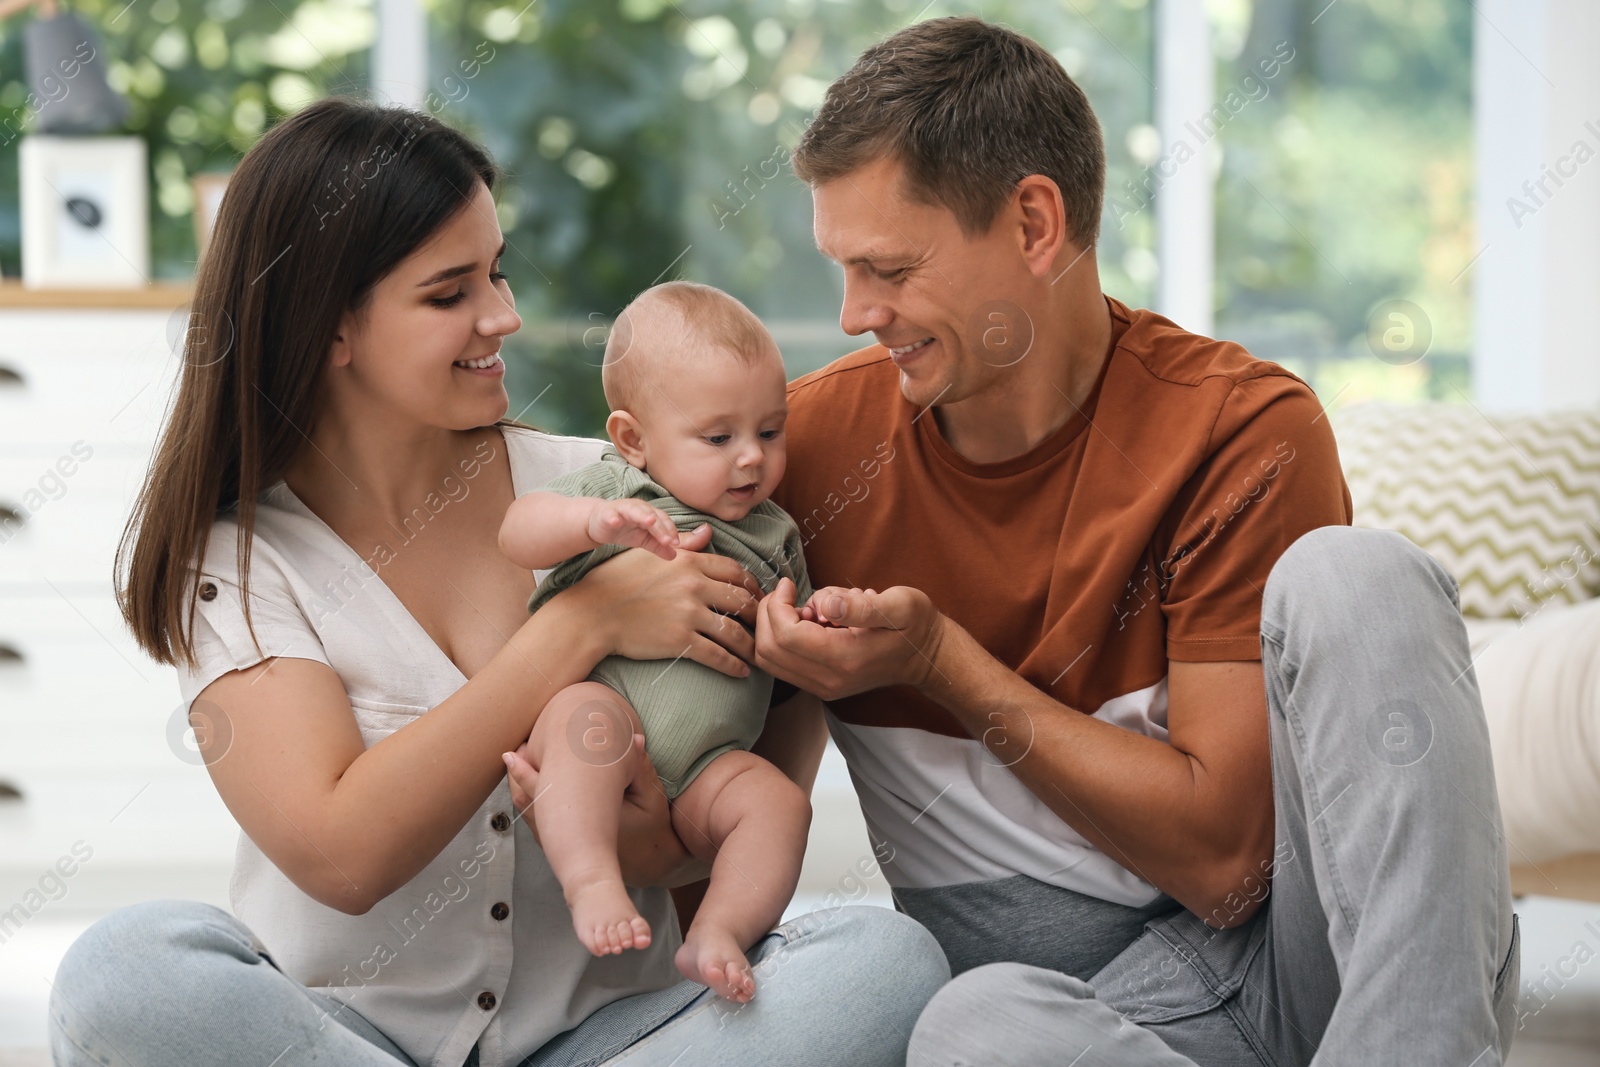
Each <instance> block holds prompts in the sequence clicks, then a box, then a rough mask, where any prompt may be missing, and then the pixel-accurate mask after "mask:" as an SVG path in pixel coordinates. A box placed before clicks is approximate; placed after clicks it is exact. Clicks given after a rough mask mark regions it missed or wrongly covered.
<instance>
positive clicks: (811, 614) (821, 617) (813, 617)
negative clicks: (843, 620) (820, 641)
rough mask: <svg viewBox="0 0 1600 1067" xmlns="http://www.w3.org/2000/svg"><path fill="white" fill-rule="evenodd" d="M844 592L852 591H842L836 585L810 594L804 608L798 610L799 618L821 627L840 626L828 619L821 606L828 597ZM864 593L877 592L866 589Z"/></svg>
mask: <svg viewBox="0 0 1600 1067" xmlns="http://www.w3.org/2000/svg"><path fill="white" fill-rule="evenodd" d="M853 591H854V592H861V590H853ZM845 592H852V590H847V589H843V588H841V587H839V586H836V585H830V586H827V587H825V588H822V589H818V590H815V591H814V592H812V594H811V599H810V600H808V601H806V603H805V607H803V608H801V609H800V617H801V618H802V619H804V620H806V621H807V622H815V623H820V624H821V625H823V626H838V625H840V624H839V623H836V622H834V621H832V620H831V619H829V618H828V614H827V609H825V608H824V607H823V604H825V603H826V602H827V599H828V598H829V597H831V596H833V595H834V594H835V593H845ZM866 592H868V593H876V592H877V590H876V589H868V590H866Z"/></svg>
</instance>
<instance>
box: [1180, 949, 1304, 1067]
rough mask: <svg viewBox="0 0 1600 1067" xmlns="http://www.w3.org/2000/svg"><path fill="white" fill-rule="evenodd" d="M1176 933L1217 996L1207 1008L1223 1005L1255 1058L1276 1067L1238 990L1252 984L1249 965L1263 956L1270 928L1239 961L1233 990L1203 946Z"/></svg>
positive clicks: (1203, 980)
mask: <svg viewBox="0 0 1600 1067" xmlns="http://www.w3.org/2000/svg"><path fill="white" fill-rule="evenodd" d="M1263 918H1264V917H1263ZM1173 933H1174V936H1176V937H1177V938H1179V940H1181V941H1182V942H1183V943H1184V945H1185V946H1186V947H1187V948H1188V953H1187V958H1188V959H1189V961H1190V963H1191V965H1192V966H1193V967H1194V969H1195V973H1197V974H1199V975H1200V980H1201V981H1202V982H1204V983H1205V984H1206V987H1207V988H1208V989H1210V990H1211V993H1212V995H1213V996H1215V997H1216V998H1217V1003H1216V1005H1214V1006H1213V1007H1212V1008H1211V1009H1208V1010H1215V1008H1217V1007H1220V1008H1222V1010H1223V1011H1225V1012H1226V1013H1227V1015H1228V1018H1229V1019H1230V1020H1232V1022H1233V1025H1234V1027H1235V1029H1237V1030H1238V1031H1239V1036H1240V1037H1242V1038H1244V1040H1245V1043H1246V1044H1248V1045H1249V1046H1250V1051H1252V1052H1253V1053H1255V1057H1256V1059H1257V1060H1258V1061H1259V1062H1260V1064H1261V1067H1277V1061H1276V1060H1275V1059H1274V1058H1273V1057H1272V1055H1271V1054H1270V1053H1269V1052H1268V1050H1267V1047H1266V1042H1265V1040H1264V1039H1263V1038H1262V1037H1261V1035H1260V1034H1258V1033H1256V1029H1255V1026H1254V1024H1252V1023H1251V1022H1250V1021H1249V1020H1248V1018H1247V1017H1246V1016H1245V1015H1244V1013H1243V1012H1242V1011H1241V1010H1240V1008H1239V993H1240V992H1241V991H1242V990H1243V989H1244V987H1245V986H1246V985H1247V984H1248V983H1249V974H1250V966H1251V964H1253V963H1255V961H1256V957H1257V956H1259V955H1261V950H1262V949H1263V948H1265V947H1266V944H1267V936H1268V933H1269V931H1268V930H1267V928H1265V927H1263V928H1262V932H1261V935H1260V936H1259V937H1257V938H1256V943H1255V946H1254V947H1253V948H1251V949H1250V951H1249V953H1248V954H1246V956H1245V958H1244V959H1243V960H1241V961H1240V962H1239V967H1238V975H1239V981H1238V984H1237V985H1235V986H1233V988H1232V989H1228V985H1229V983H1226V982H1224V981H1223V980H1222V977H1221V976H1220V975H1218V974H1217V972H1216V969H1215V968H1213V967H1212V966H1211V963H1210V961H1209V960H1207V959H1206V958H1205V956H1204V955H1203V954H1202V953H1201V951H1200V946H1198V945H1195V944H1194V943H1193V942H1192V941H1191V940H1190V939H1189V938H1188V937H1186V936H1184V935H1183V934H1181V933H1178V932H1177V931H1176V929H1174V931H1173ZM1157 934H1158V935H1160V936H1161V938H1162V940H1164V941H1167V943H1168V944H1172V942H1171V941H1170V940H1169V939H1168V938H1167V937H1166V935H1165V934H1162V933H1161V931H1159V930H1158V931H1157ZM1174 947H1176V946H1174ZM1196 1014H1199V1013H1196Z"/></svg>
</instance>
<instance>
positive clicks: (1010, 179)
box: [794, 17, 1106, 248]
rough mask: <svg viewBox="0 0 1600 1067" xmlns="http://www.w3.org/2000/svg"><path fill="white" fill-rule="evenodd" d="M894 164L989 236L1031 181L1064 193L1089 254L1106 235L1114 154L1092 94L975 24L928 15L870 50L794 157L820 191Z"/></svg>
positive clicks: (922, 192) (926, 196)
mask: <svg viewBox="0 0 1600 1067" xmlns="http://www.w3.org/2000/svg"><path fill="white" fill-rule="evenodd" d="M884 157H893V158H895V159H897V160H899V161H900V162H901V164H902V165H903V166H904V167H905V173H906V177H907V179H908V184H909V187H910V188H909V192H910V193H911V195H913V196H915V197H917V198H918V199H921V200H923V201H925V202H927V203H934V204H940V205H942V206H944V207H947V208H949V209H950V210H951V211H952V212H954V213H955V216H956V219H957V221H958V222H959V223H960V224H961V228H962V230H963V231H964V232H965V233H966V234H967V235H968V236H975V235H977V234H980V233H984V232H987V230H988V229H989V226H990V225H991V224H992V223H993V222H994V219H995V216H996V215H997V214H998V213H999V211H1000V208H1001V206H1002V205H1004V204H1005V202H1006V201H1007V200H1008V199H1009V198H1010V196H1011V194H1012V193H1013V192H1014V191H1015V190H1016V186H1017V182H1019V181H1021V180H1022V179H1023V178H1025V177H1027V176H1028V175H1029V174H1043V175H1044V176H1045V177H1047V178H1049V179H1051V180H1052V181H1054V182H1055V183H1056V185H1057V186H1059V187H1060V189H1061V198H1062V200H1063V201H1064V203H1065V207H1066V214H1067V224H1068V226H1069V227H1070V229H1071V231H1072V236H1073V238H1074V240H1075V241H1076V243H1077V244H1078V245H1079V246H1080V247H1083V248H1088V247H1089V246H1090V245H1092V244H1094V243H1095V241H1096V240H1097V239H1098V238H1099V235H1100V206H1101V202H1102V200H1103V199H1104V197H1105V184H1106V154H1105V145H1104V143H1103V141H1102V138H1101V133H1100V122H1099V120H1098V119H1096V118H1095V115H1094V110H1093V109H1092V108H1091V107H1090V106H1089V98H1088V97H1087V96H1085V95H1084V93H1083V90H1082V89H1080V88H1079V87H1078V84H1077V82H1074V81H1073V80H1072V78H1071V77H1070V76H1068V74H1067V72H1066V71H1065V70H1063V69H1062V68H1061V64H1060V63H1058V62H1056V60H1055V57H1054V56H1052V55H1051V54H1050V53H1049V52H1047V51H1045V50H1044V48H1043V47H1042V46H1041V45H1040V44H1039V43H1038V42H1036V41H1032V40H1030V39H1028V38H1027V37H1024V36H1022V35H1021V34H1018V33H1014V32H1012V31H1011V30H1008V29H1006V28H1004V27H1003V26H995V25H992V24H990V23H987V22H984V21H983V20H981V19H976V18H969V17H963V18H941V19H929V20H928V21H927V22H919V23H917V24H916V25H914V26H908V27H906V28H905V29H903V30H901V31H900V32H899V33H896V34H895V35H894V36H892V37H889V38H886V39H885V40H883V41H881V42H879V43H878V44H876V45H874V46H873V47H871V48H869V49H867V50H866V51H865V52H863V53H862V54H861V58H860V59H858V60H856V65H855V66H853V67H851V68H850V70H849V72H847V73H846V74H845V75H844V76H843V77H841V78H840V79H839V80H838V81H836V82H834V83H833V84H832V85H830V86H829V87H828V94H827V96H826V97H825V98H824V100H823V102H822V107H821V109H820V110H818V112H817V115H816V117H815V118H814V119H812V121H811V124H810V125H809V126H807V127H806V131H805V133H804V134H803V135H802V136H801V138H800V144H799V145H798V146H797V147H796V148H795V151H794V172H795V174H797V175H798V176H799V177H800V178H801V180H803V181H805V182H808V183H810V184H812V185H815V184H817V183H819V182H828V181H832V180H834V179H836V178H842V177H844V176H845V175H847V174H850V173H852V172H853V171H855V170H857V169H859V168H860V167H862V166H865V165H866V164H869V163H873V162H875V161H877V160H878V159H881V158H884Z"/></svg>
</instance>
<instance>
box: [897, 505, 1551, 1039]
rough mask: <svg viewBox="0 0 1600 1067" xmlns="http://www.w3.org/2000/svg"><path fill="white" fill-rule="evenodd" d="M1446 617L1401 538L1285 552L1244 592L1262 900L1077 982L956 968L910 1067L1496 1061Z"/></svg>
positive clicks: (1478, 734)
mask: <svg viewBox="0 0 1600 1067" xmlns="http://www.w3.org/2000/svg"><path fill="white" fill-rule="evenodd" d="M1459 608H1460V605H1459V601H1458V600H1457V593H1456V585H1455V582H1454V581H1453V580H1452V579H1451V577H1450V576H1449V575H1448V574H1447V573H1446V572H1445V571H1444V569H1443V568H1441V567H1440V566H1439V564H1438V563H1436V562H1435V561H1434V560H1433V558H1432V557H1430V556H1428V555H1427V554H1426V553H1424V552H1423V551H1422V550H1421V549H1419V548H1417V547H1415V546H1414V545H1412V544H1411V543H1410V542H1408V541H1406V540H1405V539H1404V538H1402V537H1400V536H1399V535H1398V534H1393V533H1385V532H1379V531H1376V530H1361V529H1353V528H1349V527H1338V526H1330V527H1325V528H1323V529H1319V530H1313V531H1312V532H1311V533H1308V534H1306V535H1305V536H1303V537H1301V538H1300V539H1299V540H1298V541H1296V542H1295V543H1294V544H1293V545H1291V546H1290V547H1289V549H1288V551H1286V552H1285V553H1284V554H1283V556H1282V557H1281V558H1280V559H1279V560H1278V562H1277V564H1276V566H1274V568H1273V569H1272V572H1271V575H1270V577H1269V578H1268V581H1267V586H1266V590H1265V594H1264V596H1263V599H1262V618H1261V652H1262V668H1263V671H1264V674H1265V681H1266V689H1267V709H1268V723H1269V731H1270V734H1271V745H1272V786H1273V789H1272V792H1273V803H1274V806H1275V817H1276V833H1275V851H1274V855H1273V857H1272V859H1271V862H1270V865H1269V866H1270V870H1269V871H1268V872H1266V873H1270V875H1271V896H1270V897H1268V899H1267V901H1266V903H1265V905H1264V906H1263V907H1262V908H1261V910H1259V911H1258V912H1256V914H1255V915H1254V916H1252V917H1251V918H1250V919H1249V920H1248V921H1246V922H1244V923H1242V924H1240V925H1237V926H1234V927H1231V928H1229V929H1214V928H1213V927H1211V926H1209V925H1207V924H1206V923H1204V922H1202V921H1201V919H1200V918H1199V917H1197V916H1195V915H1194V914H1192V913H1190V912H1188V911H1185V910H1183V909H1181V908H1180V909H1178V910H1176V911H1175V912H1172V913H1170V914H1168V915H1165V916H1158V917H1152V918H1150V919H1149V920H1147V921H1145V922H1144V923H1143V929H1142V930H1141V931H1140V932H1139V933H1138V935H1137V936H1136V937H1135V938H1134V940H1133V942H1132V943H1131V944H1130V945H1128V946H1127V947H1126V948H1125V949H1124V950H1123V951H1122V952H1121V953H1119V954H1118V955H1116V956H1115V957H1114V958H1112V959H1111V960H1110V961H1109V962H1107V963H1105V964H1104V965H1103V966H1099V969H1098V970H1097V971H1094V972H1092V973H1090V972H1085V973H1086V977H1087V980H1084V978H1081V977H1075V976H1073V975H1071V974H1067V973H1065V972H1064V970H1060V969H1051V968H1046V967H1039V966H1030V965H1027V964H1023V963H1014V962H993V963H985V964H983V965H982V966H975V967H973V968H972V969H970V970H963V969H962V965H961V964H960V963H959V962H958V960H957V955H956V954H955V953H952V954H951V962H952V963H953V964H955V965H956V968H957V970H961V971H962V973H960V974H959V975H958V976H957V977H956V978H955V979H954V980H953V981H952V982H951V983H950V984H949V985H947V986H946V987H945V988H944V989H943V990H941V991H940V992H939V993H938V995H936V996H935V997H934V998H933V1000H932V1001H931V1002H930V1003H929V1005H928V1008H927V1010H926V1011H924V1012H923V1015H922V1018H921V1019H920V1020H919V1021H918V1023H917V1027H916V1030H915V1032H914V1033H913V1036H912V1040H911V1047H910V1051H909V1055H908V1057H907V1062H908V1063H909V1064H910V1065H911V1067H935V1065H950V1067H954V1065H972V1064H984V1065H986V1067H989V1065H992V1067H1003V1065H1012V1067H1047V1065H1048V1067H1066V1065H1068V1064H1073V1065H1075V1067H1101V1065H1110V1064H1116V1065H1123V1067H1196V1065H1199V1067H1245V1065H1248V1067H1301V1065H1305V1064H1313V1065H1315V1067H1335V1065H1339V1067H1345V1065H1350V1067H1355V1065H1362V1067H1365V1065H1367V1064H1375V1063H1404V1064H1407V1065H1408V1067H1410V1065H1415V1067H1498V1065H1499V1064H1500V1063H1501V1062H1502V1061H1503V1060H1504V1058H1505V1055H1506V1052H1507V1051H1508V1050H1509V1048H1510V1046H1511V1038H1512V1033H1513V1031H1514V1030H1515V1028H1516V1019H1515V1017H1516V998H1517V993H1518V986H1519V984H1520V983H1519V980H1518V978H1519V974H1520V969H1521V964H1520V954H1519V945H1520V937H1519V934H1518V930H1517V921H1516V916H1515V914H1514V913H1513V912H1512V909H1511V885H1510V876H1509V869H1508V867H1507V865H1506V845H1505V837H1504V834H1503V832H1502V829H1501V825H1500V808H1499V798H1498V795H1497V793H1496V790H1495V782H1494V768H1493V765H1492V762H1491V759H1490V753H1489V733H1488V727H1487V724H1486V723H1485V721H1484V716H1483V708H1482V705H1481V703H1480V701H1479V698H1478V685H1477V679H1476V676H1475V675H1474V674H1473V672H1472V668H1471V663H1470V661H1471V654H1470V651H1469V650H1468V647H1467V638H1466V632H1465V628H1464V627H1463V625H1462V622H1461V614H1460V610H1459ZM1263 888H1264V880H1259V881H1257V883H1256V885H1254V886H1251V885H1241V886H1240V887H1239V897H1240V899H1241V900H1243V899H1250V898H1253V899H1259V898H1260V895H1261V890H1262V889H1263ZM1080 910H1082V909H1080ZM1122 910H1124V911H1125V910H1127V909H1122ZM1226 910H1227V909H1224V914H1222V915H1220V916H1217V917H1216V918H1218V919H1219V920H1221V921H1227V920H1228V919H1229V918H1230V916H1229V915H1228V914H1226ZM1241 910H1242V908H1238V909H1237V910H1234V912H1233V914H1234V915H1237V914H1238V913H1239V911H1241ZM1118 918H1119V920H1120V917H1118ZM991 958H995V957H991ZM998 958H1001V959H1006V958H1009V959H1012V960H1015V959H1017V958H1018V956H1017V955H1015V954H1013V955H1011V956H1009V957H998Z"/></svg>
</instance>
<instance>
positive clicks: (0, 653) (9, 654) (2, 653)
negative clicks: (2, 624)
mask: <svg viewBox="0 0 1600 1067" xmlns="http://www.w3.org/2000/svg"><path fill="white" fill-rule="evenodd" d="M25 662H27V657H26V656H24V655H23V654H22V650H21V649H19V648H17V647H16V646H15V645H9V644H6V643H5V642H4V641H0V668H5V667H20V666H22V664H23V663H25Z"/></svg>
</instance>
